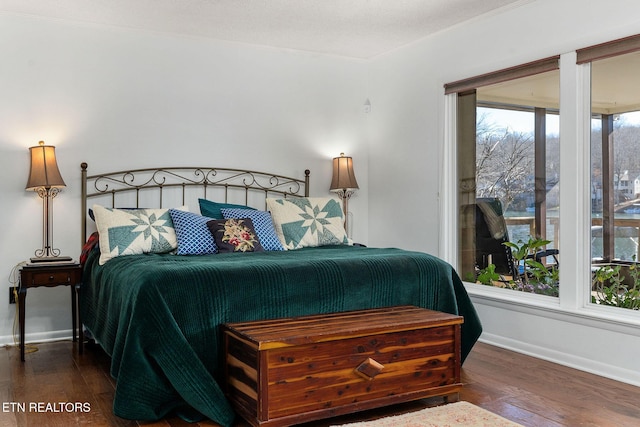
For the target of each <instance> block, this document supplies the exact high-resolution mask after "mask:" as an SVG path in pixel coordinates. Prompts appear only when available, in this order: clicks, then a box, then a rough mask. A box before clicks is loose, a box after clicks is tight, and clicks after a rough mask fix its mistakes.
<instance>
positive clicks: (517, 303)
mask: <svg viewBox="0 0 640 427" xmlns="http://www.w3.org/2000/svg"><path fill="white" fill-rule="evenodd" d="M465 287H466V289H467V292H468V293H469V295H470V296H471V299H472V301H474V302H475V303H479V304H483V305H486V306H492V307H497V308H501V309H505V310H510V311H513V312H516V313H525V314H530V315H534V316H543V317H547V318H550V319H554V320H559V321H562V322H570V323H575V324H578V325H581V326H588V327H592V328H598V329H603V330H608V331H612V332H619V333H623V334H627V335H632V336H637V337H640V316H637V314H638V312H635V311H633V310H625V309H619V308H614V307H601V306H596V305H593V306H590V307H586V308H580V309H577V310H568V309H566V308H563V307H561V306H560V304H559V302H558V299H557V298H554V297H546V296H542V295H531V294H526V293H523V292H518V291H512V290H507V289H498V288H491V287H489V286H483V285H476V284H474V283H465Z"/></svg>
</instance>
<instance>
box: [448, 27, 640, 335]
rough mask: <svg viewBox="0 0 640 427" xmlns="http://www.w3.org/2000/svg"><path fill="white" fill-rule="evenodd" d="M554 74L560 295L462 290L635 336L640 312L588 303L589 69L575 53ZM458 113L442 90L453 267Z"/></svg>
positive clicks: (453, 97) (501, 304) (471, 286)
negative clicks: (556, 79) (558, 141)
mask: <svg viewBox="0 0 640 427" xmlns="http://www.w3.org/2000/svg"><path fill="white" fill-rule="evenodd" d="M639 39H640V37H639ZM559 70H560V104H561V105H560V111H561V112H562V114H561V115H560V136H561V138H562V143H561V144H560V182H561V183H562V185H560V219H559V235H560V238H559V240H560V241H563V242H573V244H572V245H571V246H569V245H567V244H565V245H564V246H563V248H564V250H563V252H562V257H561V263H562V268H561V269H560V281H561V283H562V286H560V295H559V297H558V298H555V297H547V296H543V295H535V294H527V293H523V292H513V291H510V290H504V289H500V288H493V287H489V286H483V285H478V284H475V283H469V282H465V286H466V288H467V291H468V292H469V294H470V295H471V296H472V298H473V299H475V300H478V301H481V302H482V303H483V304H487V305H491V306H495V307H498V308H504V309H509V310H516V311H521V312H529V313H530V312H532V310H533V312H536V311H539V310H543V311H544V312H546V313H547V315H548V316H550V317H554V318H558V319H562V320H565V321H578V322H580V323H582V324H593V325H594V326H595V325H596V324H597V325H598V327H604V328H606V329H609V330H611V331H616V332H622V333H627V334H629V333H630V334H633V335H637V336H640V330H638V328H637V326H640V312H638V311H634V310H626V309H620V308H616V307H606V306H599V305H595V304H592V303H591V302H590V291H589V290H590V283H591V255H590V254H591V244H590V236H591V188H590V187H591V158H590V157H591V156H590V150H589V149H584V147H590V136H591V64H590V62H583V63H578V61H577V51H574V52H568V53H565V54H562V55H560V56H559ZM467 80H470V79H467ZM455 83H457V82H455ZM446 87H447V85H445V88H446ZM457 107H458V105H457V92H456V91H451V90H446V93H445V94H444V110H445V112H444V132H443V136H444V144H443V148H442V150H441V153H442V160H443V162H442V164H443V179H442V181H441V182H440V194H441V205H440V218H441V223H442V230H443V232H442V233H441V235H440V239H439V243H440V254H441V257H442V258H443V259H445V260H446V261H447V262H449V263H451V264H452V265H454V266H457V265H458V263H459V254H458V239H457V236H458V226H459V219H458V183H457V180H458V166H457V110H458V108H457ZM563 212H565V213H566V214H564V215H563V214H562V213H563Z"/></svg>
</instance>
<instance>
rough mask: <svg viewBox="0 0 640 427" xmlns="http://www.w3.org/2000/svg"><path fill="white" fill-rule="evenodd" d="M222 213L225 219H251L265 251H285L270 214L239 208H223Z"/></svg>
mask: <svg viewBox="0 0 640 427" xmlns="http://www.w3.org/2000/svg"><path fill="white" fill-rule="evenodd" d="M220 211H221V212H222V216H223V217H224V218H225V219H231V218H235V219H240V218H249V219H250V220H251V221H252V222H253V227H254V229H255V230H256V234H258V239H260V244H261V245H262V247H263V248H264V250H265V251H283V250H284V248H283V247H282V244H281V243H280V239H278V235H277V234H276V229H275V228H274V227H273V220H272V219H271V214H270V213H269V212H266V211H258V210H254V209H237V208H222V209H220Z"/></svg>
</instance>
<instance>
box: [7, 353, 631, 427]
mask: <svg viewBox="0 0 640 427" xmlns="http://www.w3.org/2000/svg"><path fill="white" fill-rule="evenodd" d="M37 347H38V351H36V352H33V353H28V354H27V355H26V362H24V363H21V362H20V354H19V350H18V349H17V348H16V347H4V348H0V404H1V405H2V406H1V407H0V426H1V427H10V426H38V427H43V426H45V427H46V426H64V427H67V426H80V425H82V426H84V425H91V426H139V425H142V426H164V427H178V426H179V427H182V426H192V427H200V426H209V427H211V426H216V425H217V424H215V423H212V422H210V421H207V422H201V423H195V424H189V423H185V422H184V421H182V420H180V419H178V418H167V419H164V420H162V421H159V422H155V423H138V422H136V421H129V420H124V419H121V418H118V417H116V416H114V415H113V413H112V411H111V405H112V399H113V392H114V381H113V379H111V377H110V376H109V358H108V357H107V356H106V355H105V354H104V353H103V352H102V351H101V350H100V349H99V348H97V347H95V346H93V347H87V348H86V350H85V352H84V354H83V355H78V354H77V352H76V347H75V345H74V344H73V343H71V342H68V341H61V342H55V343H46V344H39V345H38V346H37ZM462 380H463V383H464V387H463V390H462V392H461V393H460V400H465V401H467V402H471V403H473V404H476V405H478V406H480V407H483V408H485V409H487V410H489V411H491V412H494V413H496V414H499V415H501V416H503V417H505V418H508V419H510V420H513V421H515V422H518V423H520V424H522V425H524V426H535V427H539V426H587V427H589V426H615V427H621V426H638V425H640V388H638V387H634V386H631V385H627V384H624V383H619V382H616V381H612V380H608V379H606V378H602V377H598V376H596V375H591V374H587V373H584V372H581V371H577V370H574V369H570V368H566V367H563V366H560V365H556V364H553V363H549V362H545V361H542V360H539V359H535V358H532V357H528V356H524V355H521V354H518V353H514V352H510V351H507V350H503V349H500V348H497V347H492V346H489V345H486V344H482V343H478V344H477V345H476V346H475V348H474V349H473V351H472V353H471V354H470V355H469V357H468V359H467V361H466V362H465V364H464V366H463V373H462ZM60 402H63V403H60ZM64 402H72V403H74V402H77V404H78V405H79V407H78V408H74V409H75V410H73V411H70V412H67V411H65V410H64V409H65V407H64V406H63V405H64ZM85 402H86V404H84V405H83V403H85ZM441 403H442V399H430V400H422V401H418V402H413V403H410V404H404V405H397V406H393V407H389V408H385V409H381V410H376V411H369V412H365V413H361V414H352V415H350V416H349V417H342V418H339V419H332V420H330V421H322V422H317V423H313V424H309V425H307V426H305V427H310V426H314V427H316V426H326V425H329V424H339V423H345V422H352V421H357V420H362V419H369V418H372V417H378V416H385V415H393V414H397V413H402V412H408V411H411V410H416V409H422V408H424V407H427V406H434V405H437V404H441ZM47 404H48V405H49V407H47V406H46V405H47ZM20 405H24V409H23V408H21V407H20ZM30 405H32V406H33V405H40V406H39V407H38V406H36V407H35V408H34V409H36V410H35V411H30ZM66 409H69V408H66ZM247 425H248V424H246V423H244V422H242V421H240V422H239V423H238V424H237V426H238V427H245V426H247Z"/></svg>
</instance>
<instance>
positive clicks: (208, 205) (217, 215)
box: [198, 199, 255, 219]
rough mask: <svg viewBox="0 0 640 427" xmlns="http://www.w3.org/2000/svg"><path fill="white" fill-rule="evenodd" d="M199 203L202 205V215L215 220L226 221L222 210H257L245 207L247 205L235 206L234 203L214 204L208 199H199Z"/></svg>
mask: <svg viewBox="0 0 640 427" xmlns="http://www.w3.org/2000/svg"><path fill="white" fill-rule="evenodd" d="M198 203H199V204H200V214H201V215H202V216H208V217H209V218H213V219H224V216H223V215H222V212H221V211H220V209H223V208H236V209H253V210H255V209H254V208H250V207H249V206H245V205H234V204H233V203H218V202H212V201H211V200H207V199H198Z"/></svg>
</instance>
